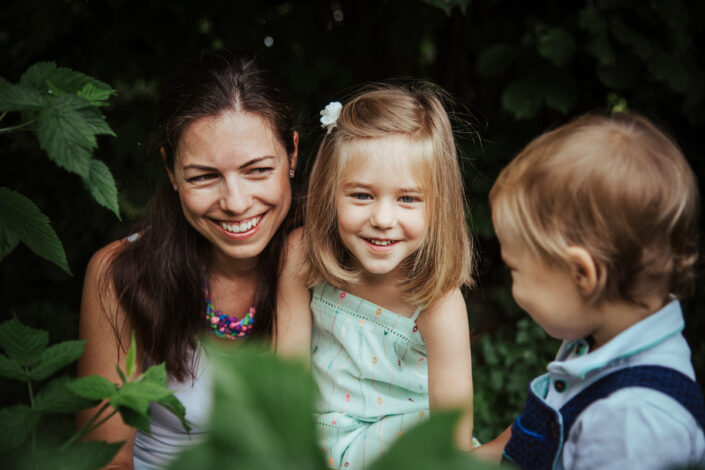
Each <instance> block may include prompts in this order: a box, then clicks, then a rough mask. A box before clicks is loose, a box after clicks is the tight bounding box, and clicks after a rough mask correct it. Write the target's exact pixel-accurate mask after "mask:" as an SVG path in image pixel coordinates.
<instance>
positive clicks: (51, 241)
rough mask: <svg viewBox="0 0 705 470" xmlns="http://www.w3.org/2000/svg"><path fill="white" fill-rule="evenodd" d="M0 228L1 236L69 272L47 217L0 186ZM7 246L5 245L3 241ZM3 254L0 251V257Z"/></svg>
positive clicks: (61, 249) (24, 200) (0, 257)
mask: <svg viewBox="0 0 705 470" xmlns="http://www.w3.org/2000/svg"><path fill="white" fill-rule="evenodd" d="M0 227H2V231H3V232H5V233H6V234H9V235H4V236H3V239H6V240H7V239H9V240H12V239H18V240H20V241H21V242H22V243H24V244H25V245H27V247H28V248H29V249H30V250H32V251H33V252H34V253H36V254H37V255H39V256H41V257H42V258H45V259H47V260H49V261H51V262H52V263H54V264H56V265H57V266H59V267H60V268H61V269H63V270H64V271H66V272H67V273H69V274H71V271H70V270H69V265H68V261H67V260H66V253H65V252H64V247H63V245H62V244H61V241H60V240H59V237H58V236H57V235H56V232H54V229H53V228H51V225H50V223H49V218H48V217H47V216H45V215H44V214H43V213H42V212H41V211H40V210H39V208H38V207H37V206H36V205H34V203H33V202H32V201H30V200H29V199H27V198H26V197H24V196H23V195H21V194H19V193H16V192H14V191H12V190H10V189H8V188H4V187H0ZM3 247H4V248H7V247H8V245H7V244H3ZM6 254H7V253H2V252H0V259H2V258H3V257H4V256H5V255H6Z"/></svg>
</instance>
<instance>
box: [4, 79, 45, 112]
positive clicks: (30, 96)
mask: <svg viewBox="0 0 705 470" xmlns="http://www.w3.org/2000/svg"><path fill="white" fill-rule="evenodd" d="M46 105H47V100H46V98H44V97H43V96H42V95H41V94H39V93H38V92H37V91H36V90H34V89H32V88H29V87H26V86H22V85H13V84H11V83H10V82H8V81H7V80H5V79H4V78H2V77H0V111H2V112H9V111H24V110H26V109H33V108H42V107H44V106H46Z"/></svg>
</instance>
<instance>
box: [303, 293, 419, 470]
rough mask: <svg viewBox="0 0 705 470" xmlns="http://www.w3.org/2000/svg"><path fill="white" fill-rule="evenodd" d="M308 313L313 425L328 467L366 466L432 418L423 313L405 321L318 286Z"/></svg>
mask: <svg viewBox="0 0 705 470" xmlns="http://www.w3.org/2000/svg"><path fill="white" fill-rule="evenodd" d="M311 310H312V312H313V337H312V343H311V347H312V371H313V376H314V379H315V380H316V383H317V385H318V389H319V402H318V407H317V413H316V415H315V420H316V424H317V425H318V430H319V436H320V439H321V447H322V449H323V452H324V453H325V457H326V463H327V464H328V467H330V468H339V469H344V470H354V469H364V468H366V467H369V465H370V464H371V463H372V462H374V460H375V459H376V458H377V457H378V456H379V455H380V454H382V453H383V452H384V451H385V450H386V449H387V448H388V447H389V445H390V444H391V443H392V442H393V441H394V440H395V439H396V438H397V437H399V436H401V435H402V434H403V433H404V432H405V431H406V430H408V429H410V428H411V427H413V426H414V425H415V424H417V423H418V422H419V421H421V420H422V419H424V418H425V417H427V416H428V414H429V405H428V367H427V357H426V345H425V343H424V340H423V338H422V337H421V334H420V333H419V331H418V327H417V326H416V319H417V318H418V316H419V313H420V312H421V309H420V308H419V309H417V311H416V312H415V313H414V315H413V316H412V317H411V318H408V317H404V316H402V315H398V314H396V313H394V312H391V311H389V310H385V309H384V308H381V307H379V306H378V305H375V304H373V303H371V302H368V301H366V300H365V299H362V298H360V297H357V296H355V295H352V294H349V293H347V292H345V291H342V290H340V289H337V288H335V287H333V286H331V285H328V284H319V285H317V286H315V287H314V288H313V295H312V298H311Z"/></svg>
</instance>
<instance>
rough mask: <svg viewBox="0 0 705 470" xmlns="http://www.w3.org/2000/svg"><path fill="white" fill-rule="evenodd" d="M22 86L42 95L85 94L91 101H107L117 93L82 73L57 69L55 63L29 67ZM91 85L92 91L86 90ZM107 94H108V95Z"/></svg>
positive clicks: (21, 80) (23, 77)
mask: <svg viewBox="0 0 705 470" xmlns="http://www.w3.org/2000/svg"><path fill="white" fill-rule="evenodd" d="M20 84H22V85H25V86H31V87H33V88H34V89H36V90H37V91H39V92H40V93H46V92H49V91H50V90H51V93H52V94H63V93H66V94H79V95H80V94H83V95H87V96H84V97H85V98H87V99H89V100H94V101H98V102H102V101H105V100H106V99H107V98H108V97H109V96H110V95H111V94H113V93H114V92H115V91H114V90H113V89H112V88H110V86H108V85H107V84H105V83H103V82H101V81H100V80H96V79H95V78H93V77H90V76H88V75H86V74H83V73H81V72H76V71H75V70H71V69H68V68H65V67H57V66H56V64H54V63H53V62H39V63H36V64H34V65H32V66H31V67H29V68H28V69H27V70H26V71H25V73H24V74H23V75H22V77H21V78H20ZM88 84H90V85H91V86H92V88H91V89H86V85H88ZM106 92H107V94H106Z"/></svg>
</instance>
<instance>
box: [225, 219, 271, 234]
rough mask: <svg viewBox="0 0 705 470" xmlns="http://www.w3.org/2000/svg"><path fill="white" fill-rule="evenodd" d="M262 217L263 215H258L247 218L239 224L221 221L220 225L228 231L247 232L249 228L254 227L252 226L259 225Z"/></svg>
mask: <svg viewBox="0 0 705 470" xmlns="http://www.w3.org/2000/svg"><path fill="white" fill-rule="evenodd" d="M261 219H262V216H261V215H258V216H257V217H254V218H252V219H250V220H245V221H242V222H240V223H239V224H229V223H227V222H221V223H220V226H221V227H223V230H225V231H226V232H231V233H241V232H247V231H248V230H250V229H252V227H255V226H257V224H258V223H259V221H260V220H261Z"/></svg>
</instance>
